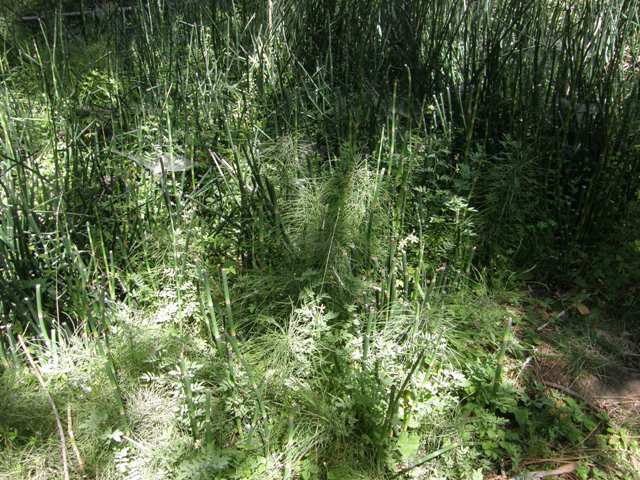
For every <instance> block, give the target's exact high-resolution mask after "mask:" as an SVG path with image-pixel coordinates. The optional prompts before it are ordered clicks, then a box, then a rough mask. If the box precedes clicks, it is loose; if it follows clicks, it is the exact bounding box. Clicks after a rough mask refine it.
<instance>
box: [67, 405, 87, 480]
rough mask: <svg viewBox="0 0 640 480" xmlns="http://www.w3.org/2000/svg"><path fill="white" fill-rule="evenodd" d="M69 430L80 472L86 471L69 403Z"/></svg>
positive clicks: (70, 441)
mask: <svg viewBox="0 0 640 480" xmlns="http://www.w3.org/2000/svg"><path fill="white" fill-rule="evenodd" d="M67 432H68V433H69V443H71V448H72V449H73V453H74V455H75V456H76V460H77V461H78V470H80V472H84V461H83V460H82V456H81V455H80V450H78V445H76V435H75V433H73V422H72V420H71V404H70V403H68V404H67Z"/></svg>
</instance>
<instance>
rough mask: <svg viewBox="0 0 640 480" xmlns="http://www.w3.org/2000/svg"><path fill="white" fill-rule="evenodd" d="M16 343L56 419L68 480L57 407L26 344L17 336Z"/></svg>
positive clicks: (66, 457) (66, 474)
mask: <svg viewBox="0 0 640 480" xmlns="http://www.w3.org/2000/svg"><path fill="white" fill-rule="evenodd" d="M18 342H19V343H20V347H22V350H23V351H24V354H25V355H26V356H27V361H28V362H29V365H30V366H31V368H32V369H33V373H34V375H35V376H36V378H37V379H38V383H39V384H40V386H41V387H42V390H44V393H45V395H46V396H47V400H48V401H49V405H50V406H51V411H52V412H53V416H54V417H56V426H57V427H58V436H59V437H60V449H61V450H62V469H63V473H64V480H69V460H68V458H69V452H68V450H67V440H66V438H65V436H64V429H63V428H62V421H61V420H60V414H59V413H58V407H56V403H55V402H54V401H53V397H52V396H51V394H50V393H49V390H48V389H47V384H46V383H45V382H44V378H43V377H42V373H41V372H40V369H39V368H38V366H37V365H36V362H34V361H33V357H31V354H30V353H29V349H28V348H27V345H26V343H24V340H23V339H22V335H18Z"/></svg>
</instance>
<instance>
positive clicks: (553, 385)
mask: <svg viewBox="0 0 640 480" xmlns="http://www.w3.org/2000/svg"><path fill="white" fill-rule="evenodd" d="M542 384H543V385H546V386H547V387H550V388H554V389H556V390H559V391H561V392H562V393H565V394H567V395H569V396H570V397H573V398H577V399H578V400H582V401H583V402H584V403H585V404H586V405H587V406H589V407H591V408H592V409H593V410H595V411H596V412H600V411H602V407H599V406H598V405H597V404H595V403H594V402H592V401H591V400H589V399H588V398H586V397H584V396H583V395H580V394H579V393H578V392H576V391H575V390H572V389H571V388H569V387H565V386H564V385H560V384H559V383H554V382H549V381H547V380H542Z"/></svg>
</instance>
